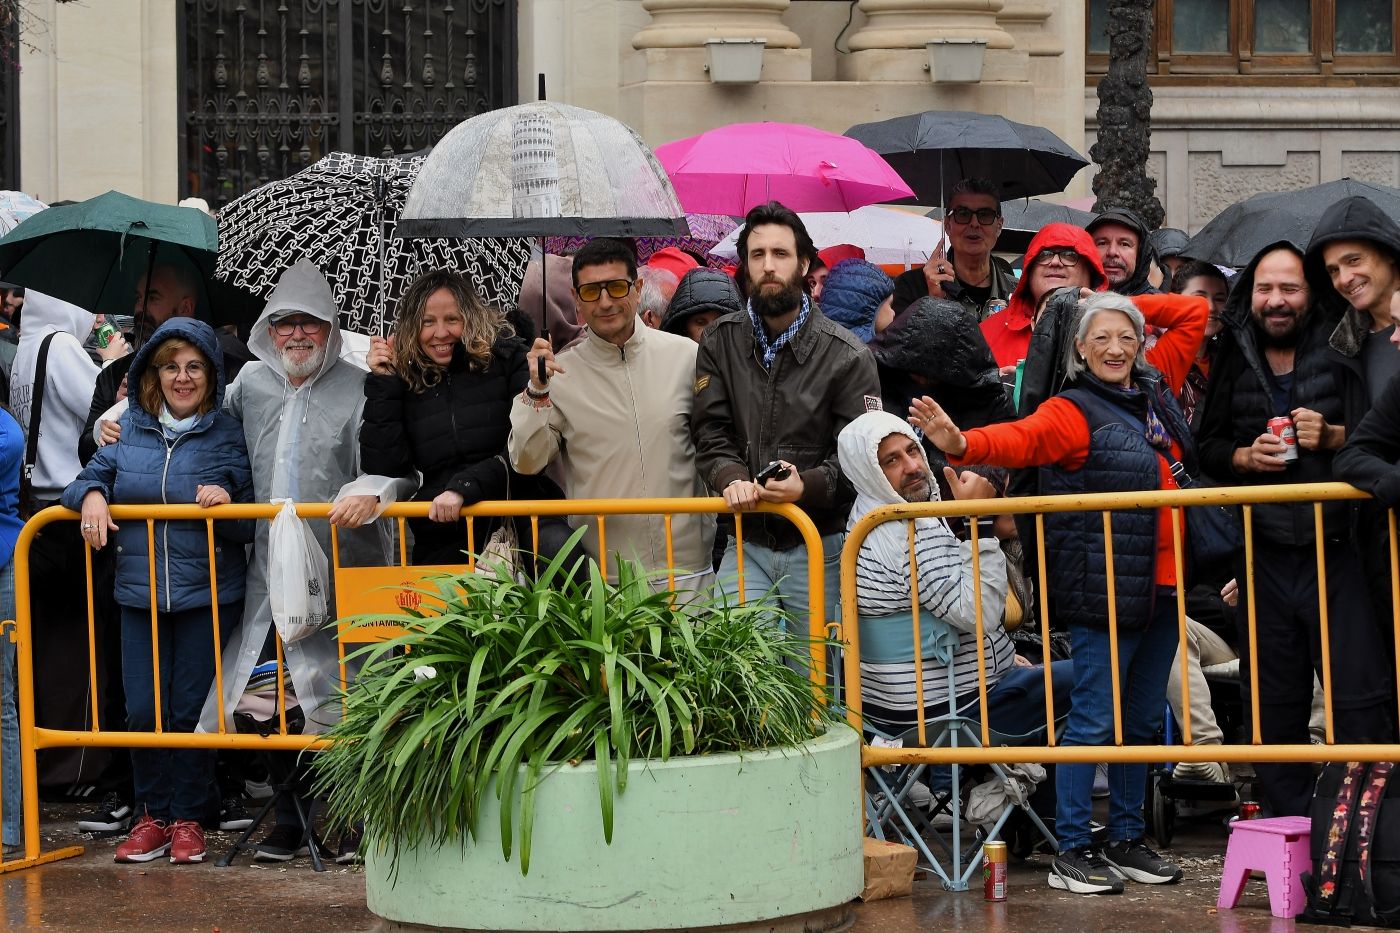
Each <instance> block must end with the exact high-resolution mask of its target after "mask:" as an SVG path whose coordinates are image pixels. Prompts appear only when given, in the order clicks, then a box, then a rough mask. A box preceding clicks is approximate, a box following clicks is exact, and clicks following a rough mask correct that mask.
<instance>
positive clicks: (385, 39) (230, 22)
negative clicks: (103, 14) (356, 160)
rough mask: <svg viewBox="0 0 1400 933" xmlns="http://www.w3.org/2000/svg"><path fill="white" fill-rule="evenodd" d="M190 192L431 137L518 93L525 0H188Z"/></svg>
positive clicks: (218, 192) (241, 184)
mask: <svg viewBox="0 0 1400 933" xmlns="http://www.w3.org/2000/svg"><path fill="white" fill-rule="evenodd" d="M180 16H181V22H180V29H179V42H180V47H179V57H180V81H181V87H180V101H181V108H182V111H183V120H182V125H181V133H182V137H181V145H180V168H181V174H182V178H181V194H182V196H198V197H202V198H205V199H206V200H208V201H209V203H210V205H211V206H215V207H217V206H219V205H221V204H225V203H227V202H228V201H230V200H232V199H233V198H236V197H237V196H238V195H240V194H242V193H243V192H245V191H248V190H250V189H252V188H255V187H257V186H258V185H260V184H263V183H265V182H267V181H270V180H272V179H275V178H283V177H285V176H287V175H290V174H291V173H293V172H296V171H299V170H300V169H302V168H305V167H306V166H308V165H310V164H311V163H312V162H314V161H315V160H317V159H319V158H320V157H321V156H323V155H325V154H326V153H328V152H331V151H334V150H343V151H347V152H355V153H360V154H362V155H385V156H387V155H393V154H395V153H408V152H414V151H417V150H419V149H422V148H424V147H425V146H429V145H431V144H433V143H435V142H437V140H438V139H440V138H441V137H442V135H443V134H444V133H446V132H447V131H448V130H449V129H451V128H452V127H453V126H455V125H456V124H457V123H459V122H461V121H462V120H465V119H466V118H467V117H470V116H472V115H473V114H477V113H481V112H482V111H485V110H491V109H494V108H496V107H503V106H507V105H509V104H513V103H515V101H516V81H517V76H516V46H517V37H516V28H517V27H516V3H515V0H456V2H453V0H182V2H181V5H180Z"/></svg>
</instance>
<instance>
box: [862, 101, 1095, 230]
mask: <svg viewBox="0 0 1400 933" xmlns="http://www.w3.org/2000/svg"><path fill="white" fill-rule="evenodd" d="M846 135H847V136H850V137H853V138H855V139H858V140H860V141H861V142H863V143H865V145H867V146H869V147H870V148H871V149H874V150H875V151H876V152H878V153H880V155H882V156H884V157H885V161H887V162H889V163H890V165H891V166H892V167H893V168H894V170H895V171H896V172H898V173H899V176H900V177H901V178H903V179H904V181H905V183H907V184H908V185H909V187H911V188H913V189H914V200H915V202H916V203H918V204H927V205H929V206H935V205H940V206H941V205H943V204H946V203H947V202H948V200H949V198H950V197H951V193H952V189H953V186H954V185H956V184H957V183H958V182H959V181H961V180H962V179H964V178H987V179H990V180H991V181H993V182H995V183H996V184H997V185H998V186H999V187H1000V188H1001V192H1002V196H1003V197H1006V198H1028V197H1031V196H1033V195H1037V194H1053V193H1054V192H1057V191H1063V190H1065V187H1066V186H1067V185H1068V184H1069V183H1070V180H1071V179H1073V178H1074V176H1075V173H1077V172H1078V171H1079V170H1080V169H1081V168H1083V167H1084V166H1086V165H1088V164H1089V160H1088V159H1086V158H1084V157H1083V156H1082V155H1080V154H1079V153H1078V152H1075V151H1074V149H1072V148H1070V146H1069V145H1068V144H1067V143H1066V142H1065V141H1064V140H1062V139H1060V137H1058V136H1056V135H1055V134H1054V133H1052V132H1050V131H1049V130H1047V129H1045V128H1044V127H1041V126H1030V125H1028V124H1025V123H1015V122H1013V121H1011V120H1008V119H1006V118H1005V117H999V116H994V115H990V114H984V113H968V112H964V111H960V110H929V111H925V112H924V113H916V114H910V115H909V116H905V117H894V118H893V119H890V120H881V121H880V122H878V123H861V124H859V125H857V126H853V127H851V128H850V129H849V130H847V131H846Z"/></svg>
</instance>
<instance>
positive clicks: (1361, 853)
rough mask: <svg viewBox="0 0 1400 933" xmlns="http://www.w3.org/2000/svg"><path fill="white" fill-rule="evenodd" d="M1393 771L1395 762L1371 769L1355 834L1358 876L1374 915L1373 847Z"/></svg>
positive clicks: (1384, 762) (1383, 763)
mask: <svg viewBox="0 0 1400 933" xmlns="http://www.w3.org/2000/svg"><path fill="white" fill-rule="evenodd" d="M1394 767H1395V762H1393V761H1378V762H1376V763H1375V764H1373V765H1371V772H1370V774H1369V775H1368V776H1367V780H1366V786H1365V788H1363V790H1362V793H1361V802H1360V803H1359V804H1357V807H1356V815H1357V817H1358V818H1360V820H1361V824H1360V827H1359V828H1358V830H1357V834H1356V854H1357V874H1358V875H1360V878H1361V885H1362V889H1363V890H1364V891H1365V892H1366V900H1367V901H1368V902H1370V904H1371V909H1372V910H1373V911H1374V910H1375V909H1376V892H1375V889H1374V887H1373V886H1372V883H1371V843H1372V842H1373V841H1374V839H1375V834H1376V828H1377V827H1378V826H1379V825H1380V824H1379V823H1378V822H1377V821H1378V820H1379V819H1380V809H1381V800H1382V798H1384V797H1385V786H1386V783H1387V782H1388V781H1389V780H1390V772H1391V770H1392V769H1394Z"/></svg>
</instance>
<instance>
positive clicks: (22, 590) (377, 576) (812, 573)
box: [0, 498, 827, 873]
mask: <svg viewBox="0 0 1400 933" xmlns="http://www.w3.org/2000/svg"><path fill="white" fill-rule="evenodd" d="M331 507H332V506H331V504H330V503H298V504H297V506H296V511H297V514H298V515H299V516H300V517H302V518H304V519H311V520H325V519H326V518H327V516H328V515H329V514H330V511H331ZM429 507H430V503H426V502H422V503H417V502H414V503H399V504H396V505H393V506H390V507H389V508H388V509H386V511H385V512H384V514H383V516H382V517H381V519H380V520H381V521H383V520H385V519H389V520H394V521H395V522H396V524H397V532H398V541H399V554H398V557H399V564H398V565H397V566H391V567H343V566H341V564H340V547H339V537H338V534H337V530H336V529H335V528H334V526H332V533H331V550H332V553H331V554H330V555H328V557H329V558H330V563H331V572H332V573H333V574H334V578H335V584H336V601H337V605H336V607H335V611H336V616H337V618H340V617H346V616H352V615H358V614H372V613H376V612H385V613H386V614H398V613H400V612H402V603H400V602H399V598H400V597H401V594H403V593H404V592H406V591H407V590H408V589H409V588H411V587H412V586H413V585H414V584H415V583H416V582H417V581H418V580H421V579H422V578H423V577H424V576H426V575H428V574H430V573H436V572H441V571H444V570H447V571H461V570H463V569H471V568H472V567H473V563H467V564H463V565H461V566H457V567H441V566H434V567H411V566H409V563H408V547H407V542H406V536H405V520H406V519H409V518H426V517H427V515H428V509H429ZM280 510H281V506H280V505H275V504H265V505H224V506H217V507H214V508H209V509H204V508H200V507H199V506H197V505H139V506H138V505H114V506H112V507H111V515H112V519H113V520H114V521H115V522H118V523H121V522H145V524H146V534H147V540H148V542H152V541H153V538H154V534H155V523H156V522H157V521H167V520H192V521H201V522H204V523H205V525H206V529H207V535H208V542H209V552H210V554H211V555H212V554H213V553H214V542H215V537H214V523H215V522H218V521H231V520H236V519H257V520H271V519H273V518H275V517H276V515H277V514H278V512H279V511H280ZM758 511H760V512H765V513H771V514H775V515H779V516H782V517H783V518H785V519H787V520H788V521H789V522H791V523H792V524H793V526H794V527H795V528H796V529H797V530H798V532H799V534H800V535H801V537H802V540H803V544H804V547H805V548H806V551H807V563H808V568H809V577H808V587H809V589H808V605H809V607H810V617H809V619H808V625H809V631H810V632H811V633H812V635H814V636H816V637H818V638H822V637H825V634H826V631H827V626H826V606H825V603H824V594H825V583H824V580H823V573H822V571H823V566H824V564H823V557H822V543H821V535H820V533H819V532H818V531H817V528H816V526H815V525H814V524H813V523H812V520H811V518H809V517H808V516H807V514H806V513H805V512H803V511H802V510H801V509H799V508H797V507H796V506H793V505H789V504H781V505H773V504H768V503H764V504H761V505H760V506H759V507H758ZM728 512H729V509H728V508H727V507H726V506H725V504H724V500H723V499H722V498H702V499H571V500H538V501H527V500H518V501H509V502H505V501H502V502H482V503H478V504H476V505H474V506H471V507H470V508H467V509H463V514H464V515H465V516H466V519H467V539H466V540H464V541H463V548H464V549H466V550H469V551H472V552H476V551H478V550H479V549H480V548H481V547H484V544H485V542H482V541H477V540H476V536H475V534H474V527H473V526H474V522H475V520H476V519H481V518H488V517H491V518H495V517H526V516H528V517H530V518H531V529H532V536H531V537H532V540H531V541H529V542H526V541H522V542H521V548H522V550H524V549H526V548H527V547H528V548H529V549H530V550H532V551H538V547H539V520H540V519H541V518H544V517H550V516H561V517H568V516H573V517H577V518H580V519H584V520H591V522H592V523H593V524H594V526H595V527H596V529H597V537H598V547H599V551H600V553H606V540H607V539H606V535H607V530H606V525H607V518H608V516H619V515H626V516H645V515H654V516H660V517H662V519H663V522H664V527H665V534H666V549H667V559H668V562H669V561H670V559H671V557H672V555H673V553H674V552H673V548H672V539H671V519H672V516H675V515H688V514H718V513H726V514H727V513H728ZM78 517H79V516H78V514H77V513H76V512H71V511H69V510H67V509H63V508H58V507H53V508H48V509H45V510H44V511H42V512H40V513H38V514H37V515H35V516H34V517H33V518H31V519H30V520H29V521H28V522H27V523H26V524H25V526H24V528H23V530H22V531H21V532H20V536H19V539H18V541H17V542H16V544H15V552H14V571H15V619H14V620H13V621H12V622H11V621H9V620H6V621H5V623H4V628H5V631H6V633H7V634H8V637H10V638H11V639H12V640H13V641H14V643H15V645H16V648H17V651H16V668H17V675H18V676H17V683H16V687H17V701H18V712H19V729H20V760H21V783H22V786H23V818H24V819H23V824H24V851H23V855H22V856H20V857H15V858H10V857H0V873H3V872H7V871H14V870H17V869H21V868H29V867H32V866H34V865H39V864H43V863H45V862H51V861H56V860H58V859H63V858H69V857H72V856H75V855H79V854H81V853H82V851H83V847H82V846H68V847H64V848H59V849H54V850H51V851H48V852H43V851H41V845H40V842H41V840H40V835H39V785H38V773H37V768H36V758H35V756H36V753H37V752H38V751H39V750H41V749H49V748H65V747H77V746H96V747H111V748H203V749H221V750H222V749H255V750H281V751H303V750H307V749H317V748H324V747H325V746H326V744H327V740H326V739H324V738H321V737H318V736H315V735H299V734H294V733H289V732H288V730H287V710H286V696H285V692H284V690H283V687H282V683H283V674H284V668H283V655H282V644H281V641H280V639H278V640H277V664H278V670H277V682H278V685H279V686H278V698H277V711H278V717H277V718H278V729H277V730H276V731H275V732H272V733H271V734H269V735H266V736H262V735H249V734H238V733H236V732H230V731H229V730H228V724H227V723H226V722H225V721H224V712H223V708H222V704H220V709H219V724H218V729H217V731H214V732H199V733H173V732H168V731H165V730H164V729H162V726H161V721H160V682H159V676H158V674H157V675H156V680H155V698H156V724H155V730H154V731H152V732H125V731H115V730H108V729H103V728H101V722H100V719H99V712H100V711H99V700H98V689H97V688H98V670H97V668H98V664H97V639H96V622H95V619H96V616H95V613H94V600H95V599H96V598H99V597H98V595H97V594H94V592H93V582H92V550H91V548H89V547H88V546H87V545H84V551H85V554H86V567H87V580H86V588H87V610H88V619H87V622H88V627H87V635H88V645H87V662H88V665H87V666H88V671H87V676H88V683H87V686H88V689H89V695H90V697H91V710H90V713H91V722H92V728H91V729H88V730H82V731H74V730H60V729H51V728H44V727H41V726H39V725H37V724H36V722H35V683H34V664H33V655H32V646H33V641H32V630H31V621H32V607H33V604H34V601H35V600H37V599H42V594H36V593H34V592H32V590H31V586H30V548H31V546H32V544H33V542H34V538H35V535H37V534H38V533H39V532H40V531H42V530H43V529H44V528H45V527H47V526H49V525H52V524H54V523H55V522H70V521H77V520H78ZM734 518H735V539H736V543H737V549H738V557H739V561H738V568H737V570H738V577H739V581H738V585H739V592H740V594H741V597H740V598H741V599H742V593H743V592H744V585H743V578H744V566H743V534H744V530H743V528H744V516H743V515H740V514H736V515H735V516H734ZM112 546H114V545H113V544H112V543H111V539H109V543H108V547H112ZM148 560H149V561H150V574H151V580H152V585H151V593H152V600H153V601H154V599H155V591H156V587H155V583H154V581H155V548H154V546H150V547H148ZM675 580H676V578H675V576H674V573H669V574H668V576H667V583H668V586H669V587H670V588H672V589H674V586H675ZM74 582H75V583H76V582H77V581H74ZM658 582H659V580H658ZM209 590H210V600H211V617H212V622H213V626H214V644H215V645H216V646H218V645H220V644H222V639H221V638H220V635H221V634H222V631H221V630H223V631H229V630H232V629H233V628H235V627H236V626H237V625H238V624H239V623H240V621H241V620H239V619H232V620H229V619H220V618H219V609H218V607H219V581H218V579H217V575H216V573H215V571H214V561H213V560H210V579H209ZM157 619H158V614H157V609H156V606H155V605H154V602H153V604H152V607H151V627H152V633H153V635H154V633H155V631H156V627H157V624H158V621H157ZM376 629H379V630H378V632H377V633H376V632H375V630H376ZM338 631H339V632H340V633H342V634H346V633H349V632H352V631H356V630H353V629H350V628H349V627H345V626H342V627H340V628H339V629H338ZM365 632H369V633H371V634H369V635H366V634H364V633H365ZM392 634H393V632H392V631H390V630H387V629H385V628H381V627H373V626H371V627H365V628H363V629H360V630H358V631H356V634H355V635H353V636H348V637H347V640H349V637H353V638H354V639H355V640H356V641H362V640H364V639H365V638H366V637H368V638H384V637H391V636H392ZM158 645H159V643H158V640H157V639H155V638H154V637H153V638H152V656H153V657H152V662H153V663H152V671H153V672H159V670H160V663H159V656H158V654H157V652H158V650H159V647H158ZM344 655H345V651H344V647H343V646H342V650H341V668H340V674H341V684H342V687H343V686H344V683H345V665H344ZM214 677H215V681H214V688H215V690H216V691H217V693H216V695H218V696H223V668H222V659H221V656H220V654H219V653H218V650H217V649H216V654H215V674H214ZM812 678H813V681H814V683H815V684H817V685H820V684H822V683H824V682H825V678H826V654H825V652H824V651H823V650H822V647H821V645H820V644H817V643H815V642H814V644H813V647H812Z"/></svg>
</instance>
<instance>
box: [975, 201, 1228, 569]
mask: <svg viewBox="0 0 1400 933" xmlns="http://www.w3.org/2000/svg"><path fill="white" fill-rule="evenodd" d="M1057 226H1063V225H1057ZM1132 302H1133V304H1135V305H1137V307H1138V310H1140V311H1141V312H1142V314H1143V317H1145V318H1146V319H1147V320H1148V322H1150V323H1151V324H1153V325H1155V326H1157V327H1161V328H1165V329H1166V333H1164V334H1162V336H1161V337H1159V338H1158V339H1157V343H1156V345H1155V346H1153V347H1152V349H1150V350H1148V351H1147V362H1149V363H1151V364H1152V365H1153V366H1155V367H1157V369H1159V370H1161V372H1162V376H1163V378H1164V379H1165V380H1166V383H1167V385H1168V387H1170V389H1171V391H1172V393H1174V394H1175V393H1178V392H1180V391H1181V384H1182V382H1183V381H1185V379H1186V373H1187V371H1188V370H1190V368H1191V363H1192V362H1193V361H1194V360H1195V358H1196V350H1197V349H1198V348H1199V347H1200V345H1201V341H1202V340H1203V339H1205V332H1206V316H1207V315H1209V314H1210V303H1209V302H1207V301H1206V299H1204V298H1199V297H1196V296H1188V295H1136V296H1134V297H1133V299H1132ZM1003 313H1005V312H1003ZM988 320H991V319H990V318H988ZM963 437H964V438H965V439H966V440H967V450H966V451H964V452H963V455H962V456H961V457H949V458H948V459H949V460H950V461H951V462H952V463H955V464H963V463H992V464H996V465H997V466H1005V467H1012V468H1018V467H1031V466H1041V465H1045V464H1051V463H1054V464H1058V465H1059V466H1061V467H1064V468H1065V469H1066V470H1077V469H1079V468H1080V467H1081V466H1083V465H1084V461H1085V460H1086V459H1088V457H1089V422H1088V421H1086V420H1085V418H1084V413H1083V412H1082V411H1080V410H1079V407H1078V406H1077V405H1075V404H1074V403H1073V402H1071V401H1069V400H1068V399H1064V398H1061V397H1059V396H1056V397H1055V398H1052V399H1047V400H1046V401H1045V402H1044V403H1043V404H1041V406H1040V407H1039V408H1037V409H1036V410H1035V411H1034V412H1032V413H1031V414H1029V415H1027V416H1026V417H1024V418H1022V419H1021V420H1019V421H1011V422H1007V423H1005V424H994V425H989V426H988V427H985V428H973V429H971V430H969V431H965V432H964V433H963ZM1172 456H1173V457H1175V458H1176V459H1178V460H1179V459H1181V448H1180V447H1179V446H1178V445H1177V443H1176V441H1175V440H1173V441H1172ZM1157 461H1158V467H1159V471H1158V473H1159V476H1158V479H1159V482H1158V488H1159V489H1176V488H1177V485H1176V480H1175V478H1174V477H1173V476H1172V473H1171V465H1170V464H1169V463H1168V462H1167V460H1166V458H1165V457H1161V456H1159V457H1158V458H1157ZM1159 518H1160V520H1159V521H1158V523H1157V583H1158V584H1160V585H1162V586H1175V585H1176V562H1175V559H1174V558H1173V554H1172V524H1171V514H1170V510H1168V509H1162V510H1161V514H1160V516H1159Z"/></svg>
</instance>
